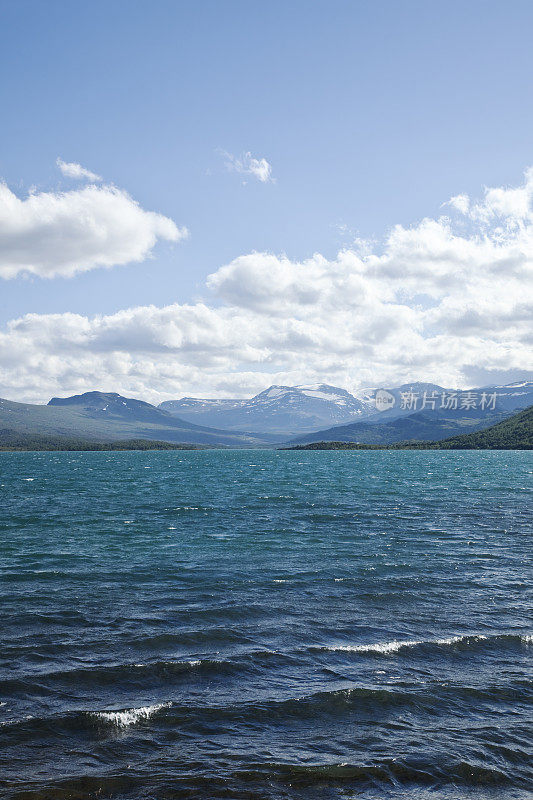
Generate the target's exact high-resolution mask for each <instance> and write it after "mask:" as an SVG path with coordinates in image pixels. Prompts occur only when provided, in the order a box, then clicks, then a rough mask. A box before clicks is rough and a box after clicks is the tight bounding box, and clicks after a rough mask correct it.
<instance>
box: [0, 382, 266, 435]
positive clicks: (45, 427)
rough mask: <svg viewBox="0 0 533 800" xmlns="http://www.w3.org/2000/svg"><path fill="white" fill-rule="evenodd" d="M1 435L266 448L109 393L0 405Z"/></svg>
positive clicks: (91, 393)
mask: <svg viewBox="0 0 533 800" xmlns="http://www.w3.org/2000/svg"><path fill="white" fill-rule="evenodd" d="M0 430H9V431H14V432H17V433H19V434H24V435H27V434H30V435H37V436H52V437H57V436H61V437H67V438H70V439H77V440H86V441H87V440H89V441H93V442H115V441H118V440H121V439H155V440H158V441H165V442H174V443H180V444H202V445H207V446H212V447H220V446H224V447H257V446H264V445H265V439H264V438H261V437H259V436H249V435H247V434H244V433H242V434H241V433H237V432H234V431H222V430H217V429H216V428H206V427H203V426H201V425H194V424H193V423H190V422H186V421H185V420H182V419H180V418H179V417H176V416H173V415H172V414H169V413H168V412H166V411H163V410H161V409H159V408H155V406H152V405H150V404H149V403H144V402H143V401H140V400H134V399H131V398H126V397H121V396H120V395H118V394H114V393H104V392H87V393H86V394H83V395H77V396H75V397H70V398H62V399H58V398H54V399H53V400H51V401H50V403H49V404H48V405H32V404H30V403H15V402H12V401H10V400H2V399H0ZM266 441H269V439H268V438H267V439H266Z"/></svg>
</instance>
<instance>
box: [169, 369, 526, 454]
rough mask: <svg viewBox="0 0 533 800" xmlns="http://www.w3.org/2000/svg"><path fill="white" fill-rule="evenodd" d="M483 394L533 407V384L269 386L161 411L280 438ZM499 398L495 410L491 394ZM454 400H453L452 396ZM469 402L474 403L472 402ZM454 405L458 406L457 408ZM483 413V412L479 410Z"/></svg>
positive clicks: (510, 406)
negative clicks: (379, 397) (384, 400)
mask: <svg viewBox="0 0 533 800" xmlns="http://www.w3.org/2000/svg"><path fill="white" fill-rule="evenodd" d="M378 391H380V392H381V393H383V392H384V393H385V395H387V394H389V395H390V396H391V397H392V398H393V401H392V402H391V405H390V407H385V408H384V409H383V408H381V409H378V408H377V407H376V393H377V392H378ZM483 393H485V397H486V403H485V405H486V406H487V411H502V412H503V411H512V410H516V409H520V408H525V407H526V406H528V405H531V404H532V403H533V383H532V382H527V381H522V382H519V383H514V384H509V385H507V386H485V387H482V388H480V389H472V390H462V391H457V390H453V389H447V388H444V387H442V386H439V385H438V384H434V383H421V382H413V383H406V384H403V385H402V386H397V387H392V388H385V387H383V388H380V387H368V388H364V389H360V390H358V391H357V392H355V393H354V394H350V392H348V391H346V389H340V388H339V387H337V386H330V385H328V384H325V383H321V384H315V385H309V386H307V385H302V386H277V385H274V386H270V387H269V388H268V389H265V390H264V391H263V392H260V393H259V394H257V395H256V396H255V397H252V398H251V399H249V400H234V399H222V400H212V399H196V398H193V397H183V398H182V399H181V400H169V401H166V402H164V403H161V405H160V408H161V409H163V410H165V411H167V412H170V413H171V414H174V415H176V416H178V417H180V418H181V419H184V420H187V421H188V422H194V423H196V424H198V425H206V426H211V427H217V428H224V429H226V430H229V431H247V432H249V433H254V434H257V433H265V434H266V433H268V434H275V435H277V436H279V437H280V440H284V439H289V438H291V437H293V436H298V435H302V434H307V433H311V432H313V431H318V430H320V429H325V428H330V427H333V426H335V425H344V424H348V423H357V422H368V423H372V424H373V423H379V424H383V423H385V422H387V421H390V420H393V419H396V418H399V417H404V416H408V415H410V414H413V413H416V412H418V411H422V410H428V409H430V410H435V411H437V412H438V411H439V410H443V409H444V410H449V411H450V414H451V416H454V414H455V415H456V414H457V412H458V411H461V410H463V409H464V408H468V407H469V403H470V407H471V408H475V407H477V406H478V405H479V404H480V403H481V397H482V394H483ZM494 393H495V394H496V395H497V398H496V401H495V403H494V407H493V408H491V407H490V396H491V395H492V394H494ZM454 395H455V396H456V398H455V400H454V399H453V396H454ZM469 398H470V400H469ZM454 404H455V408H454ZM481 410H482V411H483V409H481Z"/></svg>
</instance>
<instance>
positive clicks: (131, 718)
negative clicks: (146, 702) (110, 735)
mask: <svg viewBox="0 0 533 800" xmlns="http://www.w3.org/2000/svg"><path fill="white" fill-rule="evenodd" d="M171 705H172V704H171V703H155V704H154V705H152V706H140V707H139V708H125V709H123V710H122V711H95V712H93V716H94V717H97V719H99V720H101V721H103V722H108V723H109V724H110V725H115V726H116V727H117V728H128V727H129V726H130V725H135V723H137V722H140V720H143V719H150V717H152V716H153V715H154V714H157V712H158V711H161V709H162V708H169V707H170V706H171Z"/></svg>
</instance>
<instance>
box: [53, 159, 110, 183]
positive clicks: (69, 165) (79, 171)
mask: <svg viewBox="0 0 533 800" xmlns="http://www.w3.org/2000/svg"><path fill="white" fill-rule="evenodd" d="M56 164H57V166H58V167H59V169H60V170H61V172H62V173H63V175H65V177H66V178H73V179H74V180H86V181H92V182H93V183H98V182H99V181H101V180H102V178H101V177H100V175H97V174H96V173H95V172H91V170H90V169H85V167H82V165H81V164H76V163H75V162H73V161H70V162H67V161H63V159H62V158H58V159H57V161H56Z"/></svg>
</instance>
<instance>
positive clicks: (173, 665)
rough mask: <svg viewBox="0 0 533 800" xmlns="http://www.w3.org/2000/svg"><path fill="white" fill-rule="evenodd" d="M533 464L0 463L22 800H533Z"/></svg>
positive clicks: (8, 458)
mask: <svg viewBox="0 0 533 800" xmlns="http://www.w3.org/2000/svg"><path fill="white" fill-rule="evenodd" d="M532 468H533V457H532V454H530V453H527V452H516V453H506V452H446V451H444V452H413V451H411V452H401V451H400V452H265V451H263V452H257V451H247V452H235V451H233V452H221V451H203V452H171V453H168V452H167V453H157V452H156V453H2V454H0V484H1V510H2V515H1V542H2V583H1V589H0V601H1V605H0V609H1V632H2V649H1V663H0V667H1V674H0V677H1V686H0V690H1V701H2V705H1V706H0V717H1V719H2V726H1V727H0V753H1V755H0V760H1V765H0V775H1V778H0V789H1V791H2V796H3V797H6V798H20V799H21V798H24V800H35V799H36V798H40V799H43V798H50V799H51V800H63V799H65V800H66V798H76V799H79V798H100V800H101V799H102V798H157V800H161V799H162V798H164V799H166V798H205V799H206V800H208V799H209V800H211V798H235V799H236V800H238V799H240V798H264V799H265V800H266V799H267V798H268V799H269V800H270V799H271V798H368V799H369V800H370V798H372V799H373V800H375V799H376V798H415V799H416V800H420V798H424V799H426V798H432V799H433V798H454V800H462V798H470V797H472V798H489V797H490V798H526V797H531V796H532V795H531V789H532V786H533V783H532V774H533V770H532V758H531V755H532V754H531V745H532V738H533V737H532V700H533V692H532V670H531V656H532V654H533V640H532V638H531V631H532V628H533V625H532V623H531V616H530V612H531V606H530V605H529V604H528V595H527V592H528V588H529V587H528V584H530V579H531V533H532V525H531V516H530V512H531V505H530V501H531V473H532Z"/></svg>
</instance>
